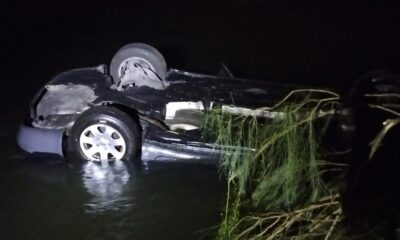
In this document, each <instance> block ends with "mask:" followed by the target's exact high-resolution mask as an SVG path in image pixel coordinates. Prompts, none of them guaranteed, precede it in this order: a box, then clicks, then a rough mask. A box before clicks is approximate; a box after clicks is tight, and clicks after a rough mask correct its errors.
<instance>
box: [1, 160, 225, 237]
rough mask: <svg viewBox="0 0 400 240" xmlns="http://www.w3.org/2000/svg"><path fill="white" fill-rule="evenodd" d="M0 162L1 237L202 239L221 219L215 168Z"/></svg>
mask: <svg viewBox="0 0 400 240" xmlns="http://www.w3.org/2000/svg"><path fill="white" fill-rule="evenodd" d="M2 160H3V161H2V163H1V167H0V194H1V195H0V196H1V197H0V239H32V240H33V239H40V240H44V239H68V240H70V239H199V238H202V237H205V238H208V237H209V234H208V235H207V232H209V230H210V229H208V228H209V227H213V226H215V225H216V224H218V222H219V220H220V210H221V209H222V205H223V202H224V192H225V186H224V184H223V180H221V177H220V175H219V173H218V170H217V168H216V167H215V166H205V165H195V164H187V163H186V164H182V163H151V164H143V165H142V166H136V165H133V164H130V163H128V164H126V163H123V162H118V163H116V164H113V165H109V166H105V165H103V166H102V165H99V164H90V163H89V164H85V165H83V166H82V167H77V168H74V167H70V166H68V165H66V164H64V163H63V162H61V163H54V161H50V162H48V161H47V162H46V161H38V160H37V159H36V160H33V159H26V158H22V157H21V156H18V155H17V156H16V155H14V156H12V157H8V158H3V159H2Z"/></svg>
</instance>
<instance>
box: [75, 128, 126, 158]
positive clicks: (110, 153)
mask: <svg viewBox="0 0 400 240" xmlns="http://www.w3.org/2000/svg"><path fill="white" fill-rule="evenodd" d="M79 145H80V148H81V150H82V152H83V154H84V155H85V157H86V158H87V159H88V160H90V161H100V160H121V159H122V157H123V156H124V155H125V151H126V142H125V139H124V138H123V136H122V134H121V133H120V132H119V131H118V130H116V129H115V128H113V127H111V126H109V125H106V124H102V123H96V124H93V125H90V126H88V127H87V128H85V130H83V131H82V133H81V135H80V137H79Z"/></svg>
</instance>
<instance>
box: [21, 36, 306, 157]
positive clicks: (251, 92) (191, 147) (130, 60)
mask: <svg viewBox="0 0 400 240" xmlns="http://www.w3.org/2000/svg"><path fill="white" fill-rule="evenodd" d="M224 72H225V73H226V74H224V75H222V76H221V75H218V76H211V75H205V74H198V73H190V72H185V71H180V70H176V69H169V70H168V69H167V64H166V61H165V60H164V58H163V56H162V55H161V53H160V52H159V51H157V50H156V49H155V48H153V47H152V46H149V45H147V44H143V43H132V44H128V45H126V46H124V47H122V48H121V49H119V50H118V51H117V53H116V54H115V56H114V57H113V59H112V61H111V64H110V67H109V71H108V68H107V67H106V66H105V65H100V66H97V67H91V68H82V69H75V70H70V71H67V72H63V73H61V74H59V75H57V76H55V77H54V78H53V79H52V80H51V81H50V82H48V83H47V84H46V85H45V86H44V87H43V88H42V89H41V90H40V91H39V93H38V94H37V95H36V96H35V97H34V99H33V101H32V103H31V105H30V113H29V115H28V117H27V118H26V120H25V121H24V123H23V124H22V125H21V126H20V129H19V133H18V136H17V142H18V145H19V146H20V148H22V149H23V150H24V151H26V152H28V153H52V154H57V155H60V156H72V157H73V158H75V159H82V160H89V161H100V160H107V159H108V160H126V159H135V158H139V157H140V158H141V159H142V160H176V159H184V160H199V161H200V160H201V161H214V160H215V159H216V158H218V155H219V152H220V150H219V148H218V147H216V146H215V145H214V144H212V143H210V142H207V141H206V140H204V138H203V137H202V134H201V130H199V128H200V127H201V124H202V116H203V113H204V111H205V110H207V109H211V108H213V107H215V106H219V107H222V108H223V109H225V111H231V112H247V113H248V112H251V113H252V114H258V115H263V116H264V117H274V116H277V113H276V112H268V111H258V112H255V111H254V110H252V109H258V108H260V107H264V106H271V105H273V104H275V103H276V102H277V101H279V100H280V99H282V98H283V97H284V96H285V95H286V94H288V93H289V92H290V91H291V90H294V89H297V88H299V86H296V85H290V84H282V83H273V82H266V81H256V80H249V79H239V78H234V77H233V76H231V74H230V72H229V71H228V70H227V69H226V68H225V71H224Z"/></svg>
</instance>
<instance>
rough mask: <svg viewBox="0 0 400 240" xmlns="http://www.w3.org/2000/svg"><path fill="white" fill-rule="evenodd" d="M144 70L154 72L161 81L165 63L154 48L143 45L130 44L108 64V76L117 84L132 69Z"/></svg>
mask: <svg viewBox="0 0 400 240" xmlns="http://www.w3.org/2000/svg"><path fill="white" fill-rule="evenodd" d="M138 67H141V68H144V69H148V70H151V71H152V72H154V73H155V74H156V75H157V76H158V77H159V78H160V79H161V80H164V78H165V75H166V73H167V63H166V61H165V59H164V57H163V56H162V54H161V53H160V52H159V51H158V50H157V49H156V48H154V47H152V46H150V45H148V44H144V43H131V44H128V45H125V46H124V47H122V48H121V49H119V50H118V51H117V53H116V54H115V55H114V57H113V59H112V61H111V64H110V74H111V76H112V77H113V79H114V83H115V84H117V85H118V84H119V82H120V81H121V79H123V78H124V76H125V74H126V73H127V72H129V71H130V70H132V68H138Z"/></svg>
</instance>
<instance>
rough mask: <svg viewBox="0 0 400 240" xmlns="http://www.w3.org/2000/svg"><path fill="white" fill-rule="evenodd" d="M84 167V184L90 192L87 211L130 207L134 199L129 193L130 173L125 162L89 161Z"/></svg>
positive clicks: (97, 211) (94, 211) (95, 211)
mask: <svg viewBox="0 0 400 240" xmlns="http://www.w3.org/2000/svg"><path fill="white" fill-rule="evenodd" d="M82 168H83V169H82V170H83V174H82V177H83V184H84V187H85V188H86V190H87V192H88V193H89V194H90V200H89V201H88V202H87V203H86V204H85V210H86V212H88V213H99V212H103V211H106V210H118V211H120V210H123V209H124V208H129V207H130V205H131V204H132V201H130V197H129V195H128V194H127V191H128V189H129V187H128V183H129V180H130V174H129V171H128V167H127V166H126V165H125V163H124V162H122V161H115V162H110V163H108V162H106V161H104V162H101V163H95V162H88V163H87V164H85V165H84V166H83V167H82Z"/></svg>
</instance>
